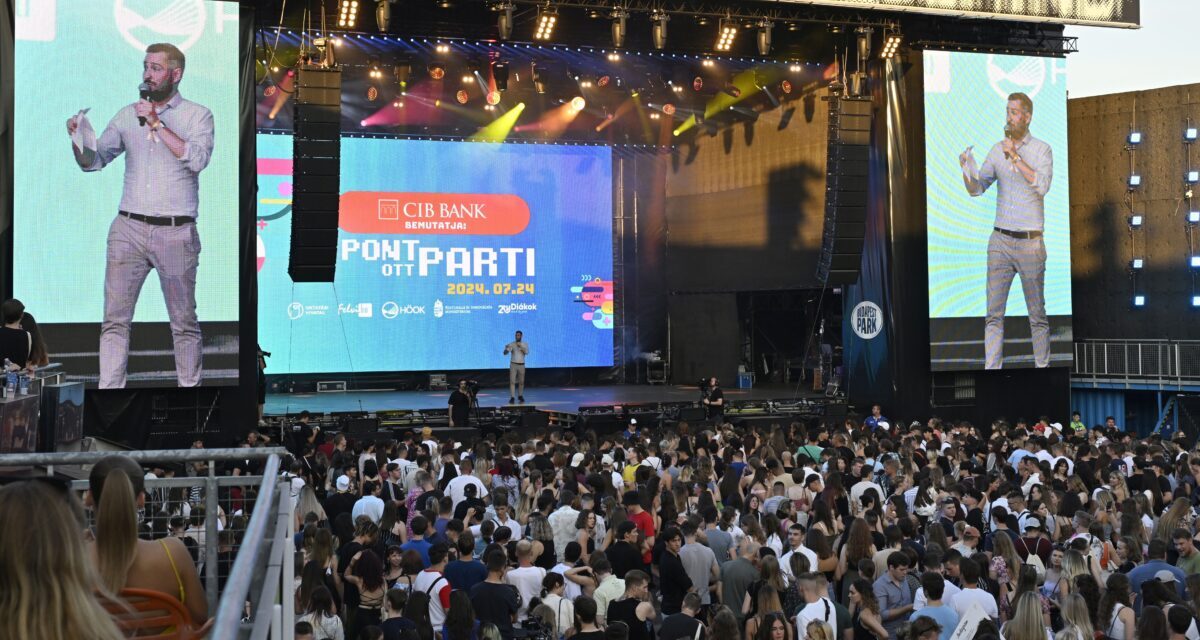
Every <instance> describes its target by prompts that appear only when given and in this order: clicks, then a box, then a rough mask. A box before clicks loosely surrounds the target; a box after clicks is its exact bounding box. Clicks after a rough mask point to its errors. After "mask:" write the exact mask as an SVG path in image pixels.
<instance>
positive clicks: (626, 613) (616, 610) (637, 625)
mask: <svg viewBox="0 0 1200 640" xmlns="http://www.w3.org/2000/svg"><path fill="white" fill-rule="evenodd" d="M639 604H641V600H635V599H631V598H626V599H624V600H617V601H616V602H610V603H608V613H607V614H605V616H604V621H605V622H607V623H608V624H610V625H611V624H612V623H614V622H624V623H625V625H626V626H627V627H629V640H650V630H649V629H648V628H647V627H646V621H645V620H639V619H638V615H637V608H638V605H639Z"/></svg>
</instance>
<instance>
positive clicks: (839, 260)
mask: <svg viewBox="0 0 1200 640" xmlns="http://www.w3.org/2000/svg"><path fill="white" fill-rule="evenodd" d="M828 102H829V144H828V157H827V161H826V174H825V231H824V234H823V236H822V239H821V259H820V261H819V262H818V263H817V278H818V279H819V280H820V281H821V282H824V283H828V284H834V285H848V284H854V283H855V282H858V272H859V269H860V267H861V266H862V251H863V239H864V238H865V237H866V220H867V190H868V189H867V188H868V184H869V172H870V158H871V147H870V144H871V113H872V105H871V100H870V98H843V97H839V96H830V97H829V98H828Z"/></svg>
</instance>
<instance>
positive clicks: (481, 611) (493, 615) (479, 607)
mask: <svg viewBox="0 0 1200 640" xmlns="http://www.w3.org/2000/svg"><path fill="white" fill-rule="evenodd" d="M471 606H472V607H474V608H475V619H476V620H479V621H480V622H490V623H492V624H494V625H496V628H498V629H500V637H502V638H504V639H505V640H511V639H512V637H513V622H512V617H513V614H515V613H516V612H517V609H520V608H521V605H520V599H519V597H518V596H517V590H516V589H515V588H513V587H512V586H510V585H507V584H495V583H492V582H480V583H479V584H477V585H475V586H473V587H471ZM600 635H601V637H600V639H599V640H603V635H604V634H603V633H601V634H600Z"/></svg>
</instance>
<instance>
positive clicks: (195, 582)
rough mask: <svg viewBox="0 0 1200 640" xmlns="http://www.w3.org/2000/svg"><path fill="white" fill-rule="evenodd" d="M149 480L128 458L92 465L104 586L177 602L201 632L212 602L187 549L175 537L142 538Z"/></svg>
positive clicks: (97, 555)
mask: <svg viewBox="0 0 1200 640" xmlns="http://www.w3.org/2000/svg"><path fill="white" fill-rule="evenodd" d="M144 478H145V476H144V475H143V473H142V468H141V467H140V466H138V464H137V463H136V462H134V461H133V460H131V459H130V458H126V457H124V456H116V455H113V456H108V457H106V458H104V459H102V460H101V461H100V462H97V463H96V464H95V465H94V466H92V472H91V474H90V475H89V477H88V497H87V502H88V504H89V505H90V506H91V507H92V509H93V510H94V511H95V515H96V517H95V544H94V557H95V561H96V569H97V573H98V574H99V578H100V585H101V586H102V587H103V588H104V589H106V590H108V591H109V592H111V593H114V594H119V593H120V592H121V590H122V589H125V588H132V589H149V590H151V591H158V592H159V593H162V594H165V595H168V596H171V597H173V598H176V599H178V600H179V602H180V603H181V604H183V606H184V608H185V609H187V610H188V612H189V613H191V615H192V622H193V624H195V625H196V626H197V627H199V626H201V625H203V624H204V623H205V621H207V620H208V600H207V598H205V595H204V586H203V585H202V584H200V577H199V576H198V575H197V574H196V565H195V564H193V563H192V556H191V554H189V553H188V550H187V547H186V546H184V544H183V542H182V541H181V540H180V539H179V538H174V537H168V538H162V539H159V540H154V541H149V540H139V539H138V518H137V512H138V510H139V509H141V508H143V507H144V505H145V504H146V487H145V479H144Z"/></svg>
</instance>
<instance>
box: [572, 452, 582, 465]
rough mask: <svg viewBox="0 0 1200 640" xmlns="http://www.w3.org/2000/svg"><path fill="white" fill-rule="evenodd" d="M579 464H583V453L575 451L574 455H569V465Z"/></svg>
mask: <svg viewBox="0 0 1200 640" xmlns="http://www.w3.org/2000/svg"><path fill="white" fill-rule="evenodd" d="M581 464H583V454H582V453H576V454H575V455H573V456H571V466H572V467H578V466H579V465H581Z"/></svg>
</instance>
